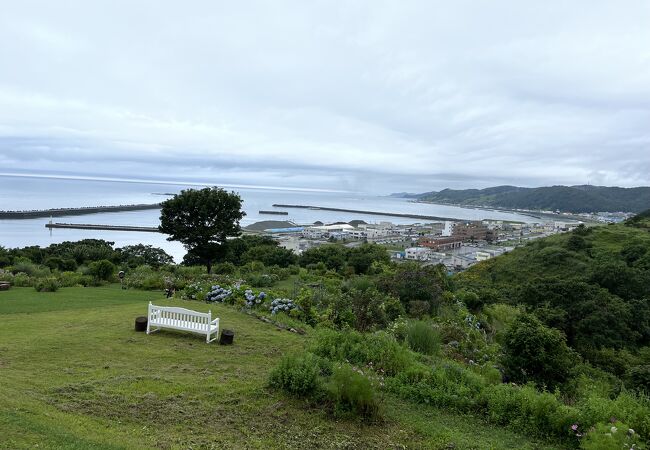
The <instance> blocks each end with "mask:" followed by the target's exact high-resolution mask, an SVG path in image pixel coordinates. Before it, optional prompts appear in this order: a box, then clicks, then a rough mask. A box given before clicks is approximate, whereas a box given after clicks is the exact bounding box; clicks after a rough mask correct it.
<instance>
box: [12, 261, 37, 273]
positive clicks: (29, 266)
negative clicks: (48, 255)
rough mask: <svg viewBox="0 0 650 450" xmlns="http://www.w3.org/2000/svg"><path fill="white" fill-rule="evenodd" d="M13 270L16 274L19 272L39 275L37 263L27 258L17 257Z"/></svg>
mask: <svg viewBox="0 0 650 450" xmlns="http://www.w3.org/2000/svg"><path fill="white" fill-rule="evenodd" d="M11 272H12V273H13V274H14V275H18V274H19V273H24V274H26V275H29V276H38V275H39V272H40V271H39V268H38V266H37V265H36V264H34V263H33V262H31V261H30V260H29V259H27V258H16V259H15V260H14V264H13V266H12V267H11Z"/></svg>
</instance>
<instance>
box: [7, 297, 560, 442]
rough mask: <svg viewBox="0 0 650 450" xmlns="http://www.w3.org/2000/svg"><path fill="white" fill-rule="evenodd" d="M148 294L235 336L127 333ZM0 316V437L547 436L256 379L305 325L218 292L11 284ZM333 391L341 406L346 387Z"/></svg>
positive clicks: (394, 401) (294, 343) (389, 400)
mask: <svg viewBox="0 0 650 450" xmlns="http://www.w3.org/2000/svg"><path fill="white" fill-rule="evenodd" d="M149 300H154V301H155V303H157V304H164V305H172V304H174V305H182V306H185V307H190V308H192V309H195V310H201V311H207V309H208V308H211V309H212V311H213V313H215V312H216V314H217V315H219V317H221V320H222V325H223V326H225V327H228V328H230V329H233V330H235V333H236V336H235V343H234V345H233V346H219V345H213V344H211V345H206V344H205V343H204V342H203V340H202V339H200V338H199V337H197V336H195V335H192V334H186V333H175V332H172V331H161V332H159V333H156V334H155V335H151V336H147V335H145V334H144V333H135V332H134V331H133V319H134V318H135V317H136V316H138V315H141V314H143V313H144V312H146V305H147V302H148V301H149ZM0 321H1V322H2V333H0V376H1V377H2V383H0V429H2V438H1V439H0V448H7V449H20V448H30V449H31V448H37V447H38V448H52V449H54V448H65V449H75V448H76V449H84V450H86V449H92V448H97V449H100V448H101V449H126V448H158V447H164V448H189V447H193V448H260V449H261V448H306V447H307V448H316V447H317V448H342V447H344V448H359V447H363V448H382V449H383V448H396V447H400V446H408V447H409V448H446V447H447V445H448V444H449V443H452V442H453V443H454V444H455V446H456V447H457V448H517V449H533V448H535V449H541V448H549V449H550V448H556V447H554V446H553V445H548V444H544V443H543V442H540V441H539V440H538V439H535V438H531V437H528V436H525V435H523V434H517V433H515V432H513V431H509V430H507V429H503V428H500V427H497V426H494V425H491V424H488V423H486V422H484V421H483V420H480V419H477V418H474V417H471V416H466V415H459V414H456V413H453V412H446V411H442V410H439V409H436V408H431V407H430V406H418V405H415V404H411V403H409V402H405V401H403V400H400V399H398V398H396V397H394V396H392V395H388V396H386V397H385V399H384V403H383V404H384V406H385V407H384V408H383V411H384V415H383V420H384V421H383V423H381V424H377V425H374V424H370V425H368V424H365V423H363V422H358V421H356V420H355V419H353V418H345V416H344V415H343V413H344V409H341V414H342V415H340V416H338V417H339V419H335V418H334V417H333V416H332V415H331V414H334V413H333V412H330V411H329V410H323V409H322V408H320V407H318V405H311V404H310V403H308V402H305V401H304V400H301V399H295V400H294V399H292V397H291V396H287V395H285V394H282V393H281V392H279V391H276V390H274V389H270V388H268V387H267V380H268V379H269V376H270V373H271V368H272V367H273V366H274V365H276V364H277V363H278V362H279V361H281V358H282V355H283V354H288V353H292V352H300V351H302V349H303V348H304V347H305V345H308V342H309V340H310V336H300V335H298V334H294V333H289V332H287V331H279V330H278V329H277V328H275V327H274V326H272V325H269V324H265V323H263V322H261V321H258V320H256V319H254V318H252V317H250V316H248V315H245V314H242V313H240V312H237V311H236V310H235V309H232V308H230V307H227V306H223V305H205V304H201V303H199V302H191V303H188V302H184V301H181V300H178V299H176V300H172V301H164V300H159V299H157V297H156V295H155V294H153V293H151V292H146V291H139V290H127V291H123V290H120V289H119V286H115V285H110V286H105V287H93V288H62V289H60V290H59V291H57V292H54V293H38V292H36V291H35V290H34V289H28V288H16V287H13V288H12V289H11V290H10V291H6V292H0ZM310 367H311V366H310ZM346 382H347V380H345V381H341V382H338V383H337V386H339V387H342V386H345V383H346ZM342 383H343V384H342ZM332 389H334V388H333V387H332ZM340 398H341V402H342V403H341V408H344V407H345V405H346V404H348V403H346V402H349V401H350V400H349V399H350V398H355V394H353V393H345V392H340Z"/></svg>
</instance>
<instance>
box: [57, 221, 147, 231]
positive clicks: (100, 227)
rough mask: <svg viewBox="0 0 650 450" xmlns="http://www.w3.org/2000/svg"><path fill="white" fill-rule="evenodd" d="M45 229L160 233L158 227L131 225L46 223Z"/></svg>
mask: <svg viewBox="0 0 650 450" xmlns="http://www.w3.org/2000/svg"><path fill="white" fill-rule="evenodd" d="M45 228H49V229H50V231H52V229H54V228H71V229H75V230H104V231H142V232H144V233H160V231H158V227H137V226H131V225H96V224H90V223H56V222H55V223H52V222H50V223H46V224H45Z"/></svg>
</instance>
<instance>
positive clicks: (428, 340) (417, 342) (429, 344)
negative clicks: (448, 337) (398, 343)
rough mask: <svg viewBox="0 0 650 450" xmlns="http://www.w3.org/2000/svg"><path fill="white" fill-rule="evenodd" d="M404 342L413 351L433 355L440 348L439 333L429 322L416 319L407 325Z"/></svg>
mask: <svg viewBox="0 0 650 450" xmlns="http://www.w3.org/2000/svg"><path fill="white" fill-rule="evenodd" d="M406 343H407V344H408V346H409V347H410V348H411V350H413V351H416V352H418V353H423V354H425V355H435V354H436V353H438V351H439V350H440V335H439V334H438V332H436V330H434V329H433V327H432V326H431V324H429V323H427V322H422V321H419V320H418V321H414V322H411V323H410V324H409V325H408V329H407V330H406Z"/></svg>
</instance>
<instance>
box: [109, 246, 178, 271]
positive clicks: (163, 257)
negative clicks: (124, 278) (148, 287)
mask: <svg viewBox="0 0 650 450" xmlns="http://www.w3.org/2000/svg"><path fill="white" fill-rule="evenodd" d="M116 252H117V253H118V254H119V256H120V262H121V263H123V264H126V265H128V266H129V267H137V266H141V265H143V264H146V265H148V266H151V267H160V266H163V265H165V264H172V263H173V262H174V258H172V257H171V256H170V255H169V254H167V252H165V251H164V250H163V249H161V248H157V247H153V246H151V245H143V244H137V245H127V246H126V247H122V248H118V249H116Z"/></svg>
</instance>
